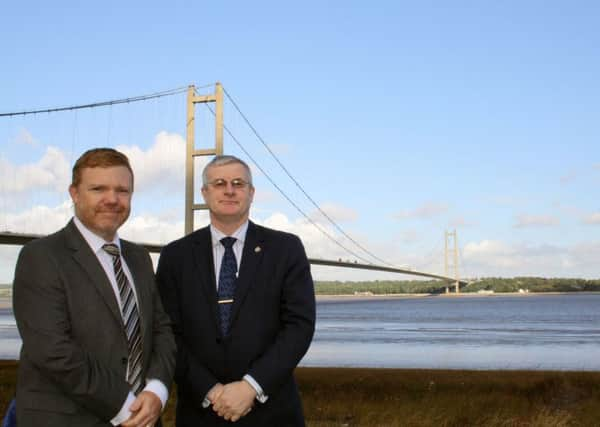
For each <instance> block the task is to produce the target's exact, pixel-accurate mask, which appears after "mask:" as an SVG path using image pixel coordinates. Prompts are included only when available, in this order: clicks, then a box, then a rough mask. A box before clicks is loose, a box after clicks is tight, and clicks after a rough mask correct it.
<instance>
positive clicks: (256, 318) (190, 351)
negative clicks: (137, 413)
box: [157, 222, 315, 427]
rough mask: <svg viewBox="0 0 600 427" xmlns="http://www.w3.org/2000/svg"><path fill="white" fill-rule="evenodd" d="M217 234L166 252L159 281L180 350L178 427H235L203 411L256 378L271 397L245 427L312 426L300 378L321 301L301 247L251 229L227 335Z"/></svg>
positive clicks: (200, 235) (288, 237)
mask: <svg viewBox="0 0 600 427" xmlns="http://www.w3.org/2000/svg"><path fill="white" fill-rule="evenodd" d="M214 271H215V269H214V262H213V250H212V242H211V234H210V228H209V227H206V228H203V229H200V230H197V231H195V232H194V233H192V234H190V235H188V236H186V237H184V238H182V239H180V240H177V241H174V242H172V243H170V244H169V245H167V246H166V247H165V248H164V249H163V251H162V252H161V256H160V260H159V264H158V270H157V281H158V285H159V292H160V295H161V297H162V300H163V305H164V307H165V310H166V311H167V313H168V314H169V315H170V316H171V320H172V321H173V330H174V333H175V339H176V342H177V349H178V353H177V363H176V373H175V381H176V382H177V390H178V401H177V419H176V424H177V426H178V427H184V426H198V425H203V426H205V425H206V426H218V425H227V424H229V423H228V422H226V421H224V420H223V419H221V418H219V417H218V416H217V415H216V414H214V413H213V411H212V408H207V409H204V408H202V402H203V400H204V397H205V396H206V394H207V392H208V391H209V390H210V389H211V388H212V387H213V386H214V385H215V384H216V383H218V382H220V383H223V384H225V383H229V382H231V381H237V380H240V379H242V377H243V376H244V375H245V374H250V375H251V376H252V377H253V378H254V379H255V380H256V381H257V382H258V383H259V384H260V385H261V387H262V388H263V390H264V392H265V394H267V395H268V396H269V399H268V401H267V402H266V403H264V404H261V403H258V402H256V404H255V407H254V408H253V409H252V411H251V412H250V413H249V414H248V415H247V416H246V417H243V418H242V419H240V420H239V421H238V422H237V423H236V425H239V426H287V425H290V426H297V425H304V419H303V415H302V405H301V401H300V397H299V394H298V390H297V387H296V383H295V381H294V378H293V370H294V368H295V367H296V365H297V364H298V362H299V361H300V359H301V358H302V357H303V356H304V354H305V353H306V351H307V350H308V347H309V345H310V342H311V340H312V336H313V333H314V327H315V296H314V288H313V281H312V277H311V274H310V265H309V263H308V260H307V258H306V254H305V251H304V248H303V246H302V243H301V242H300V239H298V237H296V236H295V235H293V234H289V233H283V232H280V231H275V230H271V229H268V228H265V227H261V226H258V225H255V224H254V223H252V222H250V223H249V224H248V231H247V234H246V238H245V241H244V249H243V255H242V260H241V265H240V270H239V276H238V279H237V281H236V291H235V296H234V302H233V307H232V316H231V324H230V332H229V335H228V336H226V337H224V336H222V335H221V332H220V328H219V316H218V307H217V290H216V281H215V273H214Z"/></svg>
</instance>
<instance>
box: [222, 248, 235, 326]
mask: <svg viewBox="0 0 600 427" xmlns="http://www.w3.org/2000/svg"><path fill="white" fill-rule="evenodd" d="M235 241H236V238H235V237H224V238H223V239H221V244H222V245H223V246H224V247H225V253H224V254H223V259H222V261H221V270H220V271H219V290H218V294H219V295H218V296H219V318H220V320H221V332H222V334H223V336H226V335H227V333H228V332H229V322H230V320H231V307H232V306H233V294H234V293H235V279H236V277H235V276H236V273H237V261H236V259H235V253H233V244H234V243H235Z"/></svg>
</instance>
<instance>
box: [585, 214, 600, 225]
mask: <svg viewBox="0 0 600 427" xmlns="http://www.w3.org/2000/svg"><path fill="white" fill-rule="evenodd" d="M583 223H584V224H588V225H599V224H600V212H594V213H591V214H589V215H587V216H586V217H584V218H583Z"/></svg>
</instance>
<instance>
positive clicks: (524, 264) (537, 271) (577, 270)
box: [460, 240, 600, 277]
mask: <svg viewBox="0 0 600 427" xmlns="http://www.w3.org/2000/svg"><path fill="white" fill-rule="evenodd" d="M598 256H600V242H583V243H578V244H575V245H572V246H558V245H549V244H527V243H519V244H509V243H507V242H503V241H497V240H482V241H480V242H470V243H468V244H466V245H465V247H464V249H463V252H462V260H461V264H462V265H461V266H460V268H461V269H462V270H463V271H464V273H463V275H464V274H467V275H468V276H469V277H475V276H480V277H481V276H504V277H514V276H541V277H598V275H600V269H599V268H598V266H597V260H598Z"/></svg>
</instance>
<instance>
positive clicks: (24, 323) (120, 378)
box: [13, 221, 175, 427]
mask: <svg viewBox="0 0 600 427" xmlns="http://www.w3.org/2000/svg"><path fill="white" fill-rule="evenodd" d="M121 248H122V253H123V257H124V258H125V260H126V262H127V265H128V267H129V269H130V271H131V274H132V276H133V280H134V282H135V288H136V294H137V298H138V309H139V312H140V326H141V332H142V337H143V344H144V346H143V370H144V375H145V378H153V379H158V380H160V381H162V382H163V383H164V384H165V385H166V386H167V387H170V384H171V381H172V377H173V371H174V365H175V342H174V339H173V335H172V332H171V327H170V322H169V319H168V317H167V315H166V314H165V312H164V311H163V308H162V304H161V301H160V298H159V296H158V293H157V290H156V286H155V281H154V274H153V269H152V262H151V260H150V257H149V255H148V253H147V251H146V250H144V249H143V248H141V247H139V246H136V245H134V244H132V243H130V242H127V241H125V240H121ZM13 309H14V313H15V318H16V320H17V327H18V329H19V332H20V334H21V338H22V339H23V346H22V349H21V355H20V362H19V372H18V380H17V422H18V425H19V427H29V426H32V427H33V426H42V425H43V426H78V427H81V426H107V425H110V423H109V421H110V420H111V419H112V418H113V417H114V416H115V415H116V414H117V413H118V412H119V410H120V409H121V406H122V405H123V403H124V402H125V399H126V397H127V394H128V392H129V391H130V387H129V385H128V384H127V382H126V380H125V375H126V369H127V356H128V345H127V337H126V335H125V332H124V330H123V321H122V317H121V313H120V310H119V306H118V302H117V300H116V298H115V295H114V292H113V290H112V288H111V285H110V282H109V280H108V277H106V273H105V272H104V270H103V269H102V266H101V265H100V263H99V261H98V259H97V258H96V255H95V254H94V253H93V252H92V250H91V249H90V247H89V245H88V244H87V242H86V241H85V240H84V238H83V236H82V235H81V234H80V233H79V230H77V227H76V226H75V224H74V223H73V221H71V222H69V224H68V225H67V226H66V227H65V228H63V229H62V230H60V231H59V232H57V233H55V234H53V235H50V236H47V237H45V238H42V239H39V240H35V241H33V242H31V243H29V244H27V245H26V246H24V247H23V249H22V250H21V253H20V254H19V258H18V261H17V266H16V270H15V279H14V293H13Z"/></svg>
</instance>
